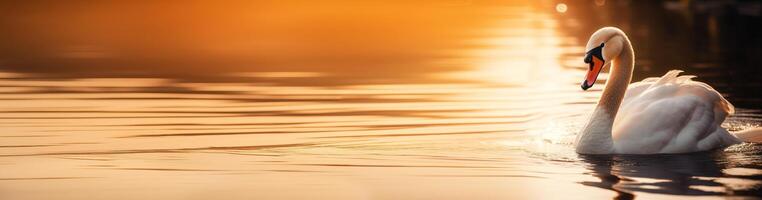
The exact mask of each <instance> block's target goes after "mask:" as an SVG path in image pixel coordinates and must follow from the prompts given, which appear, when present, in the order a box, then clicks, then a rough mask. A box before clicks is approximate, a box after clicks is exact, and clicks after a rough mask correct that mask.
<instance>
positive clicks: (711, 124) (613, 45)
mask: <svg viewBox="0 0 762 200" xmlns="http://www.w3.org/2000/svg"><path fill="white" fill-rule="evenodd" d="M586 49H587V50H589V51H587V55H586V57H585V62H586V63H588V64H589V66H590V69H589V70H588V72H587V76H586V78H585V80H584V81H583V83H582V89H584V90H587V89H588V88H590V87H592V86H593V84H594V83H595V81H596V79H597V77H598V74H599V73H600V71H601V70H602V69H603V68H604V67H606V66H610V65H613V67H612V68H611V70H610V71H611V73H610V75H609V78H608V82H607V83H606V86H605V89H604V90H603V94H602V96H601V99H600V101H599V102H598V106H597V107H596V108H595V110H594V111H593V115H592V117H591V119H590V121H589V122H588V123H587V124H586V125H585V126H584V128H583V129H582V132H581V133H579V134H578V135H577V139H576V142H575V144H576V151H577V153H580V154H661V153H687V152H696V151H706V150H711V149H716V148H722V147H726V146H729V145H732V144H736V143H740V142H742V141H751V142H753V141H761V140H762V129H760V128H757V129H752V130H746V131H743V132H740V133H736V134H735V135H733V134H730V133H729V132H728V131H727V130H725V128H723V127H720V124H721V123H722V122H723V121H724V120H725V117H726V116H728V115H730V114H733V112H734V108H733V105H731V104H730V103H729V102H728V101H727V100H725V98H723V97H722V95H720V94H719V93H718V92H717V91H715V90H714V89H713V88H712V87H711V86H709V85H707V84H705V83H702V82H698V81H693V80H691V78H693V77H694V76H678V74H679V73H680V72H682V71H679V70H672V71H669V72H667V74H665V75H664V76H662V77H660V78H656V77H652V78H646V79H644V80H643V81H640V82H637V83H633V84H629V83H630V79H631V77H632V70H633V66H634V65H633V64H634V57H635V55H634V52H633V50H632V46H631V45H630V40H629V39H628V38H627V35H625V34H624V32H622V30H619V29H618V28H614V27H606V28H602V29H600V30H598V31H596V32H595V33H593V35H592V36H591V37H590V40H589V41H588V42H587V47H586ZM628 84H629V87H628ZM625 92H626V93H625Z"/></svg>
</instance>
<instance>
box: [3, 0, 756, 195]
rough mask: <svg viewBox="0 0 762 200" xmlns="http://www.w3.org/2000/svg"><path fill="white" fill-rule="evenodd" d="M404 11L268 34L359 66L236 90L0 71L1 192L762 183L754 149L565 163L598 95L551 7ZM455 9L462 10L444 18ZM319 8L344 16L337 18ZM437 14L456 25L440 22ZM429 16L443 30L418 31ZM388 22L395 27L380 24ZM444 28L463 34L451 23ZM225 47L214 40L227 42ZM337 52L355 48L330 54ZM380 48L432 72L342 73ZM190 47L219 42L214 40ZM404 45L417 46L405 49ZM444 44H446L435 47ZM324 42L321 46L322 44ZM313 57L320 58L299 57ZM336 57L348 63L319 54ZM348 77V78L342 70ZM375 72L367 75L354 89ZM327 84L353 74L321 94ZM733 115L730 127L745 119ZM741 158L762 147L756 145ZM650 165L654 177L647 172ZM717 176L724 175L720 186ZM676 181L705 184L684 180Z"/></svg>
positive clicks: (728, 188)
mask: <svg viewBox="0 0 762 200" xmlns="http://www.w3.org/2000/svg"><path fill="white" fill-rule="evenodd" d="M400 4H402V5H399V6H400V7H395V6H394V5H396V4H390V5H386V4H384V6H385V7H381V8H379V9H380V10H374V9H371V8H376V7H373V6H380V5H377V4H374V3H371V4H370V5H371V7H362V8H363V9H360V10H352V11H351V13H353V16H354V15H358V16H361V17H362V18H359V19H346V20H348V21H350V22H351V23H350V24H356V23H357V24H356V26H360V28H359V29H361V30H365V29H362V23H359V22H363V20H368V19H375V20H378V19H377V18H384V16H386V15H385V13H386V12H389V11H390V10H391V11H400V12H403V11H404V13H408V14H411V13H412V14H411V15H414V16H413V17H414V18H413V19H410V21H409V22H406V21H404V20H406V19H404V18H405V17H403V16H397V15H395V16H389V17H390V18H391V19H389V21H386V20H380V21H382V22H388V23H385V24H382V25H379V24H375V25H368V26H372V27H375V26H378V27H376V28H384V27H387V26H388V27H391V28H398V29H392V30H397V31H399V32H393V31H392V32H372V31H371V32H372V33H369V34H371V36H374V37H371V38H375V37H378V38H384V37H381V35H385V34H392V35H395V34H399V35H398V37H400V38H396V39H390V41H381V42H379V41H366V39H368V38H367V37H359V36H356V35H353V34H349V33H345V34H344V35H341V36H347V37H349V38H340V39H336V38H334V37H331V36H330V34H327V33H331V31H326V30H324V29H328V28H326V27H321V28H318V30H322V31H318V33H319V34H318V36H319V37H317V38H310V37H305V38H301V39H302V40H299V41H300V42H305V43H306V44H309V45H306V44H304V43H297V42H294V41H291V42H287V43H285V44H284V45H282V46H281V45H276V44H273V43H274V42H273V41H280V40H277V39H278V38H294V37H293V35H294V34H295V35H299V34H306V33H304V32H292V31H287V32H288V33H287V34H286V33H285V32H282V31H276V30H264V32H266V33H269V34H265V36H263V38H264V39H262V40H265V39H267V40H266V41H270V42H271V43H267V44H264V45H265V46H266V48H262V49H265V50H267V51H266V52H265V54H262V55H275V58H272V59H265V60H268V61H272V60H280V59H287V58H289V57H291V56H293V57H296V58H309V59H305V60H295V61H293V62H286V63H287V64H305V63H314V62H318V61H319V64H321V65H323V64H324V65H330V64H336V63H337V62H336V59H339V60H340V59H344V58H347V56H354V55H356V56H358V57H360V58H347V59H350V61H349V62H339V65H341V66H342V67H336V66H332V67H327V68H328V69H326V68H321V67H317V68H303V69H301V70H289V69H290V68H288V67H286V68H282V69H278V70H270V71H267V72H234V73H233V72H231V73H227V72H226V73H223V74H225V75H224V76H223V77H224V78H223V79H230V80H224V81H219V80H217V79H215V81H204V80H194V79H190V78H188V79H183V78H82V77H80V78H68V79H52V78H46V77H40V76H36V75H35V74H25V73H11V72H2V73H0V91H2V92H3V94H0V110H2V111H3V112H0V119H2V120H0V127H1V128H2V130H3V131H2V132H1V133H0V138H1V140H0V197H4V198H9V199H50V198H56V199H135V198H150V199H210V198H226V199H251V198H254V199H311V198H315V197H320V198H325V199H407V198H410V199H421V198H425V199H431V198H442V199H494V198H509V199H510V198H517V199H567V198H579V199H591V198H593V199H600V198H612V197H622V196H624V197H627V195H632V194H636V195H638V196H643V197H646V198H669V197H678V196H671V195H684V194H683V193H678V192H679V191H688V192H698V193H700V194H701V195H721V194H722V193H728V192H734V191H735V192H745V191H750V190H751V191H753V189H749V188H754V187H758V186H759V184H760V183H759V181H757V180H758V179H754V177H755V176H759V174H760V173H759V170H758V168H753V167H749V166H750V165H751V166H754V165H758V164H759V160H758V159H754V157H753V156H755V155H749V154H745V153H743V152H749V151H741V150H731V152H729V153H728V157H731V158H723V157H722V156H725V155H720V157H713V156H715V155H713V154H712V155H706V154H701V155H687V157H681V156H675V157H669V156H667V157H663V158H662V157H656V158H653V157H646V158H621V157H604V158H589V157H578V156H577V155H576V154H574V153H573V151H571V149H570V148H571V147H570V145H569V142H568V139H569V138H570V137H573V135H574V131H575V130H576V129H578V126H580V123H581V122H582V121H584V118H585V116H584V114H585V113H586V111H588V110H589V109H590V108H591V107H592V106H593V103H594V102H595V101H596V99H597V96H598V95H599V93H598V92H599V91H594V92H581V91H580V90H579V87H578V83H579V80H580V79H579V78H580V77H582V74H583V72H582V71H580V70H579V69H578V68H579V66H577V64H579V61H580V59H579V57H580V56H581V54H582V53H583V51H584V49H582V47H581V44H578V42H577V40H575V39H574V38H572V37H570V36H568V35H565V33H564V32H563V31H562V30H561V29H560V27H559V25H558V24H557V23H558V22H557V20H556V18H555V17H554V16H553V15H551V14H549V13H553V12H552V11H553V10H552V7H550V9H548V10H541V9H542V8H544V7H534V6H531V5H526V4H525V3H520V4H519V5H508V6H505V5H502V6H493V5H486V6H485V5H478V4H477V5H472V4H471V3H469V2H460V1H455V2H450V3H448V4H446V5H440V7H436V8H427V12H432V11H431V10H434V11H437V12H435V14H433V15H432V16H418V15H417V14H415V11H416V9H415V8H416V7H415V6H414V5H417V4H414V5H408V4H404V3H400ZM309 5H312V4H309ZM292 6H302V7H298V8H295V9H296V10H300V11H305V12H304V13H302V12H295V13H285V14H282V13H281V14H273V13H275V12H276V11H281V10H284V9H285V8H287V7H288V6H284V5H273V7H274V8H271V10H265V12H264V13H265V14H267V13H269V14H270V15H274V16H277V19H282V18H285V19H292V20H293V21H288V20H286V21H287V23H286V24H280V25H278V24H277V23H276V22H272V23H275V25H273V24H270V25H271V26H275V27H291V26H288V24H290V23H302V22H304V20H305V19H307V18H309V17H304V16H322V17H324V18H319V19H320V20H327V19H326V18H325V17H326V16H323V15H318V14H316V13H320V12H327V11H331V9H337V8H341V9H340V10H342V11H344V9H346V8H347V7H350V8H358V7H356V6H357V5H353V6H338V7H332V5H331V4H326V5H322V4H321V5H319V6H323V7H318V8H314V7H309V6H304V5H302V4H298V5H292ZM366 6H369V5H366ZM448 6H453V7H448ZM324 7H327V8H324ZM464 7H465V8H464ZM495 7H497V8H495ZM466 8H467V9H466ZM364 11H376V12H378V13H375V12H371V13H364ZM439 11H441V12H442V13H439ZM477 11H478V12H477ZM482 11H483V12H482ZM195 12H198V10H195ZM427 12H424V13H427ZM453 13H455V14H462V15H466V16H469V17H470V18H468V19H463V20H462V21H458V23H455V24H453V23H451V21H450V20H452V19H453V18H456V17H453V16H450V15H453ZM484 13H486V14H484ZM259 14H261V13H259ZM85 15H86V14H85ZM252 15H254V14H252ZM421 15H423V14H421ZM327 16H328V17H327V18H342V15H340V14H337V13H327ZM442 16H450V17H443V18H442V19H440V20H441V21H440V20H437V19H438V18H437V17H442ZM456 16H460V15H456ZM415 17H418V18H415ZM392 19H393V20H392ZM422 19H425V20H423V22H436V23H434V24H427V25H425V26H424V27H425V28H421V29H416V28H415V27H416V26H417V25H420V23H419V22H422V21H421V20H422ZM164 20H167V19H164ZM320 20H318V21H320ZM170 21H171V20H170ZM371 21H374V20H371ZM397 21H400V23H401V24H394V23H391V22H397ZM328 22H331V21H330V20H328ZM326 23H327V22H326ZM335 23H337V24H336V25H337V26H338V25H342V23H339V22H335ZM343 23H347V22H343ZM318 25H319V23H318V24H312V25H310V27H312V26H318ZM324 25H325V24H324ZM328 25H331V24H330V23H329V24H328ZM343 25H346V24H343ZM397 25H399V26H397ZM448 26H453V27H454V28H452V29H464V30H452V29H446V28H445V27H448ZM388 27H387V28H388ZM337 28H339V29H341V28H347V27H343V26H341V27H337ZM341 30H345V29H341ZM373 30H375V29H373ZM433 30H442V31H444V32H445V33H446V34H445V35H446V36H442V37H436V38H435V39H433V40H424V38H427V37H429V36H430V35H435V34H436V32H437V31H433ZM208 31H209V32H214V30H208ZM219 31H223V32H224V31H225V30H219ZM228 31H229V30H228ZM281 33H283V34H286V36H280V35H279V34H281ZM360 33H368V32H367V30H365V31H360ZM202 34H211V35H215V34H214V33H208V32H202ZM322 34H326V35H322ZM406 34H412V35H406ZM223 35H224V34H223ZM403 36H409V37H403ZM241 37H243V36H241ZM297 38H298V37H297ZM443 38H444V39H443ZM344 39H347V40H344ZM104 40H107V39H104ZM178 40H179V41H185V39H183V38H180V39H178ZM219 40H222V41H224V42H222V44H230V42H231V41H235V40H224V39H219ZM337 40H338V41H337ZM418 40H421V41H420V43H416V42H417V41H418ZM439 40H447V41H448V42H441V41H439ZM215 41H216V40H215ZM165 42H167V43H170V44H174V42H177V41H165ZM186 42H188V41H186ZM333 42H346V43H345V45H348V46H346V47H345V46H331V45H328V46H326V45H327V44H330V43H333ZM383 42H390V43H392V44H396V45H390V46H402V47H410V49H405V48H401V51H403V53H402V54H403V56H399V57H395V56H391V57H386V56H381V57H382V58H396V59H401V58H409V57H415V58H418V57H417V56H420V57H424V58H426V59H423V60H426V62H420V63H419V62H414V63H416V64H424V63H425V64H426V65H427V66H426V67H421V68H422V69H417V68H416V69H412V68H411V69H410V70H412V71H414V72H415V73H419V74H415V73H413V75H410V74H408V76H412V77H415V78H420V79H421V80H417V81H413V82H410V81H400V80H398V79H393V78H389V77H387V76H379V77H375V76H365V75H358V76H346V73H347V72H343V71H342V70H348V73H349V74H352V72H356V71H362V70H363V68H361V67H355V68H349V67H346V65H347V64H358V63H359V64H363V63H369V62H375V61H377V60H378V59H367V57H365V58H363V57H362V55H363V54H362V53H356V54H355V53H353V52H352V51H351V50H352V49H355V50H357V49H358V48H360V47H365V46H369V50H368V49H366V50H367V51H369V52H370V54H372V55H385V54H387V53H388V52H392V51H397V50H398V49H396V48H395V49H387V48H388V47H390V46H384V45H378V44H376V43H383ZM198 43H201V44H203V45H201V46H205V47H208V48H209V49H222V50H226V49H225V48H222V47H219V46H216V45H222V44H217V43H215V42H214V41H199V42H198ZM198 43H194V42H189V44H188V45H191V46H192V44H198ZM404 43H415V45H407V46H406V45H400V44H404ZM303 45H304V46H303ZM419 45H420V46H419ZM440 45H441V46H446V47H447V48H441V49H439V48H436V49H435V50H432V49H429V48H430V47H432V46H434V47H440ZM320 47H326V48H327V49H328V50H326V51H325V52H323V49H320ZM328 47H330V48H328ZM370 47H372V48H370ZM236 48H241V49H247V48H246V47H245V44H240V46H234V47H232V48H230V49H234V50H235V49H236ZM289 48H294V49H289ZM344 48H346V49H344ZM230 49H227V50H230ZM262 49H260V50H262ZM360 49H363V48H360ZM163 50H166V49H158V50H156V51H155V52H153V53H157V52H158V53H161V52H162V51H163ZM238 50H240V49H238ZM263 51H264V50H263ZM421 51H424V52H423V53H420V52H421ZM429 51H432V52H429ZM235 52H239V51H234V52H233V53H235ZM128 53H129V52H128ZM133 53H134V52H133ZM310 53H317V54H318V55H317V57H310V56H306V57H305V56H304V55H305V54H310ZM365 53H368V52H365ZM429 53H431V54H433V55H438V56H431V55H430V54H429ZM334 54H338V55H343V56H342V57H339V58H336V57H331V56H330V55H334ZM419 54H424V55H419ZM396 55H399V54H396ZM443 55H446V56H443ZM260 56H261V55H260ZM326 56H328V57H326ZM371 57H372V56H371ZM352 59H355V60H352ZM403 60H404V59H403ZM414 60H415V59H414ZM278 63H279V62H278ZM444 66H461V67H460V68H458V70H452V69H450V68H448V67H444ZM406 67H407V68H410V67H409V66H405V67H399V66H398V67H397V68H398V69H397V70H391V71H392V72H402V71H406V70H405V69H406ZM440 68H442V69H440ZM444 68H447V69H444ZM310 70H313V71H310ZM378 72H379V71H378V70H376V71H372V70H371V72H369V74H372V75H375V74H374V73H378ZM342 73H344V74H345V75H344V76H341V75H337V74H342ZM603 76H605V75H603ZM368 77H372V78H376V80H375V81H366V80H364V79H365V78H368ZM404 78H406V77H402V79H404ZM407 78H409V77H407ZM428 78H431V79H428ZM335 79H350V80H342V81H345V82H341V83H342V84H324V83H326V82H332V81H336V80H335ZM351 79H363V80H351ZM443 80H446V81H443ZM332 83H333V82H332ZM739 112H740V114H741V116H743V117H745V118H747V119H752V120H751V122H758V119H759V118H760V117H759V114H758V112H757V111H754V110H744V109H739ZM754 119H756V120H757V121H754ZM734 123H735V122H733V123H731V125H732V126H734V127H735V126H738V124H734ZM736 148H741V149H747V150H748V149H752V150H750V152H752V154H753V152H760V151H758V150H754V148H758V146H753V145H752V146H741V147H736ZM686 158H687V159H686ZM750 158H751V159H750ZM714 161H717V162H714ZM744 162H746V163H744ZM662 163H666V165H667V166H665V165H664V164H662ZM707 163H711V164H707ZM717 163H731V164H729V166H719V165H717ZM734 165H739V166H734ZM695 166H699V167H695ZM671 167H675V168H677V171H671V170H670V169H671ZM752 168H753V169H752ZM659 171H664V172H660V173H656V172H659ZM686 173H687V174H689V175H685V174H686ZM725 174H727V175H730V176H734V177H733V178H728V177H723V176H724V175H725ZM681 180H694V181H699V180H704V181H706V182H699V183H696V184H684V183H681V182H680V181H681ZM665 184H666V186H664V185H665ZM718 185H721V186H723V187H725V188H720V187H718ZM548 188H552V189H553V192H548V191H549V190H548ZM675 191H678V192H675Z"/></svg>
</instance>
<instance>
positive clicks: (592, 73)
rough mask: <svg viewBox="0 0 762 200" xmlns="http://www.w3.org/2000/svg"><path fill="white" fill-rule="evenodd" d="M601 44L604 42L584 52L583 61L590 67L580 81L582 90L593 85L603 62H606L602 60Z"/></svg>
mask: <svg viewBox="0 0 762 200" xmlns="http://www.w3.org/2000/svg"><path fill="white" fill-rule="evenodd" d="M603 46H604V44H603V43H601V45H600V46H598V47H595V48H593V49H590V51H587V53H586V54H585V63H587V64H589V65H590V69H588V70H587V75H586V76H585V81H582V89H583V90H587V89H590V88H591V87H593V84H595V80H596V79H598V74H600V73H601V70H603V64H606V61H605V60H603Z"/></svg>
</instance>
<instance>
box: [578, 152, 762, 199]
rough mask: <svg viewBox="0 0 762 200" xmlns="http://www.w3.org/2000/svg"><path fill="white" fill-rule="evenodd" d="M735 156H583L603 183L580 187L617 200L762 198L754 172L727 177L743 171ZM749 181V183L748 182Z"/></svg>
mask: <svg viewBox="0 0 762 200" xmlns="http://www.w3.org/2000/svg"><path fill="white" fill-rule="evenodd" d="M747 156H754V155H739V154H738V153H734V152H726V151H722V150H715V151H711V152H699V153H691V154H676V155H581V156H580V158H581V160H582V161H584V162H585V163H586V164H587V166H586V168H588V169H589V170H590V172H588V174H589V175H591V176H594V177H597V178H598V179H600V180H599V181H597V182H595V181H583V182H580V184H583V185H587V186H593V187H598V188H603V189H607V190H611V191H615V192H616V193H617V194H618V195H617V196H616V197H615V199H634V198H635V196H636V194H644V193H645V194H668V195H692V196H695V195H699V196H702V195H749V196H755V195H759V194H760V192H762V191H761V190H760V186H762V183H761V182H759V181H751V180H749V179H748V178H753V177H759V176H760V175H761V174H759V173H758V172H755V171H756V170H752V171H749V172H745V173H744V172H742V173H727V172H726V171H734V170H737V169H740V170H741V171H743V169H747V168H743V167H738V166H734V164H733V163H737V162H735V161H734V160H733V159H734V158H731V157H736V158H744V157H747ZM744 178H745V179H744Z"/></svg>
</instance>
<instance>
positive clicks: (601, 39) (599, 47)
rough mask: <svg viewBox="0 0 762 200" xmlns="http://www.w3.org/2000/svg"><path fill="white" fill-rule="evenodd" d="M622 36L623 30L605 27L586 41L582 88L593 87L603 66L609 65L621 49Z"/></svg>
mask: <svg viewBox="0 0 762 200" xmlns="http://www.w3.org/2000/svg"><path fill="white" fill-rule="evenodd" d="M622 36H624V32H622V30H620V29H618V28H614V27H605V28H602V29H599V30H598V31H596V32H595V33H593V35H592V36H590V40H588V41H587V47H586V48H585V49H586V50H587V53H585V60H584V61H585V63H587V64H588V70H587V75H586V76H585V80H584V81H582V89H583V90H587V89H589V88H590V87H593V84H595V80H596V79H598V74H600V73H601V71H603V68H605V67H607V66H610V64H611V60H613V59H614V56H615V55H619V54H620V53H621V51H622V46H623V45H622V44H623V43H622V41H623V40H622V38H623V37H622Z"/></svg>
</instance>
